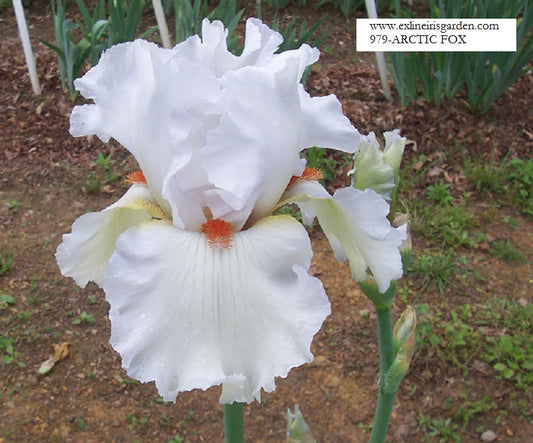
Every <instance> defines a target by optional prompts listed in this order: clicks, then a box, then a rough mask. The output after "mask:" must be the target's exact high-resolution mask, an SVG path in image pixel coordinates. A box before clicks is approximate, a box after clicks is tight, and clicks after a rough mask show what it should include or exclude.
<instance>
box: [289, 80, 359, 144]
mask: <svg viewBox="0 0 533 443" xmlns="http://www.w3.org/2000/svg"><path fill="white" fill-rule="evenodd" d="M299 92H300V99H301V103H302V122H303V124H304V127H303V136H304V139H303V140H302V148H309V147H312V146H320V147H323V148H332V149H338V150H341V151H344V152H355V150H356V149H357V145H358V144H359V132H358V131H357V129H355V128H354V127H353V125H352V124H351V123H350V120H349V119H348V117H346V116H345V115H344V114H343V112H342V106H341V104H340V102H339V100H338V99H337V97H335V96H334V95H328V96H326V97H311V96H310V95H309V94H308V93H307V92H306V91H305V90H304V89H303V86H300V88H299Z"/></svg>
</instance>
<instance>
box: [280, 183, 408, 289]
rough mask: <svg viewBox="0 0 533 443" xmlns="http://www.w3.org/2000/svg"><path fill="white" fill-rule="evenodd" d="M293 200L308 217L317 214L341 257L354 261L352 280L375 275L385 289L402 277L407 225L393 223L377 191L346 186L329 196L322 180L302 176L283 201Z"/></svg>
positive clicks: (334, 249)
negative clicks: (401, 246) (320, 181)
mask: <svg viewBox="0 0 533 443" xmlns="http://www.w3.org/2000/svg"><path fill="white" fill-rule="evenodd" d="M290 201H292V202H296V203H297V204H298V205H299V206H300V208H301V209H302V214H303V215H304V222H306V223H309V222H310V221H312V219H313V218H314V217H315V216H316V217H317V218H318V221H319V223H320V226H321V227H322V229H323V230H324V233H325V234H326V236H327V237H328V240H329V242H330V244H331V247H332V249H333V251H334V252H335V257H336V258H337V260H339V261H344V260H348V261H349V262H350V269H351V271H352V277H353V278H354V280H357V281H361V280H365V279H367V278H368V277H369V276H371V277H373V278H374V279H375V281H376V283H377V285H378V288H379V290H380V292H382V293H384V292H385V291H386V290H387V289H388V288H389V285H390V282H391V281H393V280H397V279H399V278H400V277H401V276H402V273H403V268H402V261H401V255H400V252H399V249H398V248H399V246H400V245H401V244H402V242H403V240H405V239H406V238H407V232H406V229H407V225H402V226H400V227H398V228H393V227H392V226H391V224H390V222H389V220H388V219H387V215H388V213H389V205H388V204H387V202H386V201H385V200H384V199H383V198H382V197H381V196H380V195H379V194H377V193H376V192H375V191H373V190H371V189H367V190H365V191H361V190H359V189H355V188H353V187H347V188H342V189H338V190H337V191H336V192H335V194H334V195H333V196H331V195H329V193H328V192H327V191H326V190H325V189H324V188H323V187H322V185H320V183H318V182H316V181H308V180H301V181H296V182H295V183H294V185H292V186H290V187H289V189H287V191H286V192H285V194H284V196H283V202H290ZM368 271H370V273H369V272H368Z"/></svg>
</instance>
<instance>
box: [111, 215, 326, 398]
mask: <svg viewBox="0 0 533 443" xmlns="http://www.w3.org/2000/svg"><path fill="white" fill-rule="evenodd" d="M311 255H312V252H311V248H310V242H309V238H308V236H307V233H306V231H305V229H304V228H303V227H302V226H301V225H300V224H299V223H298V222H296V221H295V220H294V219H292V218H291V217H288V216H275V217H268V218H266V219H264V220H261V221H260V222H259V223H257V224H256V225H254V226H253V227H251V228H250V229H248V230H246V231H241V232H237V233H235V234H234V237H233V245H232V246H231V247H229V248H212V247H211V246H209V245H208V241H207V239H206V236H205V235H204V234H202V233H196V232H187V231H183V230H180V229H177V228H176V227H174V226H173V225H171V224H170V223H168V222H163V221H149V222H146V223H143V224H141V225H138V226H136V227H133V228H132V229H129V230H128V231H126V232H125V233H124V234H123V235H122V236H121V237H120V238H119V240H118V241H117V249H116V252H115V253H114V254H113V256H112V258H111V260H110V262H109V266H108V268H107V271H106V277H105V283H104V289H105V292H106V296H107V299H108V301H109V303H110V305H111V311H110V318H111V344H112V345H113V347H114V348H115V349H116V350H117V351H118V352H119V353H120V354H121V356H122V364H123V367H124V368H125V369H126V370H127V372H128V374H129V375H130V376H132V377H134V378H136V379H138V380H140V381H142V382H148V381H155V382H156V386H157V389H158V391H159V393H160V395H162V396H163V398H164V399H165V400H167V401H174V400H175V399H176V396H177V394H178V393H179V392H182V391H188V390H192V389H195V388H199V389H207V388H209V387H210V386H213V385H218V384H224V390H223V395H222V397H221V402H224V403H231V402H233V401H238V402H250V401H253V400H254V399H259V397H260V391H261V389H264V390H265V391H267V392H270V391H272V390H273V389H274V388H275V384H274V378H275V377H285V376H286V375H287V373H288V371H289V370H290V369H291V368H293V367H295V366H299V365H301V364H303V363H306V362H309V361H311V360H312V354H311V353H310V350H309V348H310V344H311V340H312V338H313V336H314V334H315V333H316V332H317V331H318V330H319V328H320V326H321V324H322V322H323V320H324V319H325V317H326V316H327V315H328V314H329V312H330V307H329V302H328V300H327V297H326V295H325V293H324V289H323V287H322V284H321V283H320V281H319V280H318V279H316V278H314V277H310V276H309V275H308V274H307V270H308V268H309V265H310V260H311Z"/></svg>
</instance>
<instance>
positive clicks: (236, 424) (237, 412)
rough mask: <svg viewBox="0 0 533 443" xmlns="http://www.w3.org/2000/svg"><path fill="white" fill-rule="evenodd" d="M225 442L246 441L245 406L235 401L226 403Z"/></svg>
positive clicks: (238, 442) (237, 442)
mask: <svg viewBox="0 0 533 443" xmlns="http://www.w3.org/2000/svg"><path fill="white" fill-rule="evenodd" d="M223 410H224V442H225V443H244V407H243V404H242V403H238V402H233V403H231V404H225V405H224V408H223Z"/></svg>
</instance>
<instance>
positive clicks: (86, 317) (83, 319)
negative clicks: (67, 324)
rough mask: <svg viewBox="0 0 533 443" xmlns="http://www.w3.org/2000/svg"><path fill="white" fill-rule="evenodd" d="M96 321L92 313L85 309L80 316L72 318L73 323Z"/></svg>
mask: <svg viewBox="0 0 533 443" xmlns="http://www.w3.org/2000/svg"><path fill="white" fill-rule="evenodd" d="M95 322H96V320H95V318H94V317H93V316H92V315H91V314H87V312H85V311H83V312H82V313H81V314H80V315H79V317H78V318H76V319H74V320H72V324H73V325H81V324H82V323H88V324H90V325H93V324H94V323H95Z"/></svg>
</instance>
